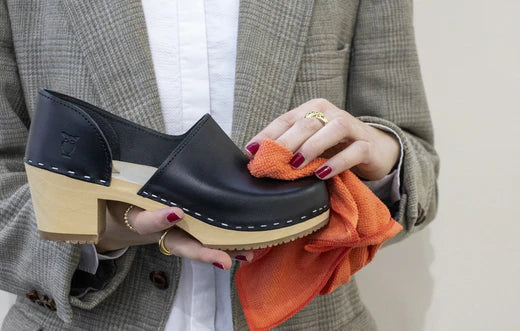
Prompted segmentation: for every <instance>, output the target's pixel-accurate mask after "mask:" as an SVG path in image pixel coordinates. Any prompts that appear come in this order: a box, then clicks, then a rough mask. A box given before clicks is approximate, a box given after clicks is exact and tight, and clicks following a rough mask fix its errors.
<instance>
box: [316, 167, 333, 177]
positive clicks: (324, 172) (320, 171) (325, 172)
mask: <svg viewBox="0 0 520 331" xmlns="http://www.w3.org/2000/svg"><path fill="white" fill-rule="evenodd" d="M331 171H332V168H331V167H329V166H323V167H321V168H319V169H318V170H316V176H318V177H319V178H321V179H323V178H325V177H326V176H327V175H328V174H330V173H331Z"/></svg>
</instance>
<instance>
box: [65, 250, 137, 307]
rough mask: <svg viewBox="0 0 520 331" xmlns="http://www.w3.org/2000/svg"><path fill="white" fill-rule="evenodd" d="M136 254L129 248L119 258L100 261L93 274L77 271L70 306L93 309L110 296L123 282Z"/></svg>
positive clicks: (73, 280)
mask: <svg viewBox="0 0 520 331" xmlns="http://www.w3.org/2000/svg"><path fill="white" fill-rule="evenodd" d="M136 252H137V247H130V248H128V249H127V250H126V252H125V253H124V254H122V255H121V256H120V257H119V258H114V259H109V260H101V259H99V265H98V268H97V270H96V273H95V274H91V273H89V272H85V271H82V270H79V269H77V270H76V271H75V273H74V275H73V279H72V285H71V296H70V304H71V305H72V306H74V307H78V308H81V309H87V310H90V309H93V308H95V307H96V306H97V305H99V304H100V303H101V302H103V300H105V299H106V298H107V297H108V296H109V295H111V294H112V293H113V292H114V291H115V290H116V289H117V288H118V287H119V285H120V284H121V283H122V282H123V281H124V280H125V278H126V276H127V275H128V272H129V271H130V268H131V266H132V263H133V261H134V258H135V255H136Z"/></svg>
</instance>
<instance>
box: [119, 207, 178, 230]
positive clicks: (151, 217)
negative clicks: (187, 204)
mask: <svg viewBox="0 0 520 331" xmlns="http://www.w3.org/2000/svg"><path fill="white" fill-rule="evenodd" d="M183 216H184V213H183V211H182V209H180V208H177V207H168V208H162V209H158V210H144V209H141V208H139V207H136V206H134V207H133V208H132V209H130V211H129V212H128V222H129V223H130V225H132V226H133V227H134V229H136V231H137V233H139V234H140V235H147V234H151V233H155V232H159V231H163V230H165V229H168V228H169V227H171V226H172V225H174V224H176V223H178V222H179V221H180V220H182V217H183Z"/></svg>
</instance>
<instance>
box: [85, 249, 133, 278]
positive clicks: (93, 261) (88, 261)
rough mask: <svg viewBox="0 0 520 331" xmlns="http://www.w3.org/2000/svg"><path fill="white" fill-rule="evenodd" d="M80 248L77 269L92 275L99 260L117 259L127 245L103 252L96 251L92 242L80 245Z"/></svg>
mask: <svg viewBox="0 0 520 331" xmlns="http://www.w3.org/2000/svg"><path fill="white" fill-rule="evenodd" d="M80 249H81V250H80V258H79V264H78V270H81V271H84V272H88V273H90V274H92V275H94V274H96V272H97V270H98V266H99V261H103V260H113V259H117V258H119V257H121V256H122V255H123V254H125V253H126V251H127V250H128V247H124V248H121V249H118V250H115V251H110V252H106V253H103V254H101V253H98V252H97V250H96V246H95V245H94V244H83V245H80Z"/></svg>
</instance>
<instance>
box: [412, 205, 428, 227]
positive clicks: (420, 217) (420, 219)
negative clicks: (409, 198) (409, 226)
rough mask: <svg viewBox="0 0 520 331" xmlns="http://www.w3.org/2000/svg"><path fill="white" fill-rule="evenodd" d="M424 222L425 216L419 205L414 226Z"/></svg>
mask: <svg viewBox="0 0 520 331" xmlns="http://www.w3.org/2000/svg"><path fill="white" fill-rule="evenodd" d="M425 220H426V214H425V213H424V209H423V208H422V206H421V204H420V203H419V204H417V221H415V225H420V224H421V223H423V222H424V221H425Z"/></svg>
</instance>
